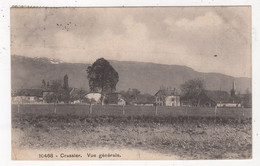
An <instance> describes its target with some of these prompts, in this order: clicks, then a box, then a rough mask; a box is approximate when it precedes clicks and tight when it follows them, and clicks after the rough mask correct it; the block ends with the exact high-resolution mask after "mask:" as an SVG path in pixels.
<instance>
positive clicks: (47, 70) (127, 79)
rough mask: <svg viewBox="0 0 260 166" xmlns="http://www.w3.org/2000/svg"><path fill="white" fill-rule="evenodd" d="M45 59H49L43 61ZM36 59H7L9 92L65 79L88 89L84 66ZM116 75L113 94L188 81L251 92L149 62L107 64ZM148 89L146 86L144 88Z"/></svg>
mask: <svg viewBox="0 0 260 166" xmlns="http://www.w3.org/2000/svg"><path fill="white" fill-rule="evenodd" d="M47 59H49V58H47ZM47 59H46V58H42V57H38V58H30V57H25V56H20V55H11V86H12V89H19V88H37V87H40V86H41V82H42V80H43V79H45V81H49V80H55V79H63V76H64V75H65V74H68V76H69V82H70V86H71V87H75V88H83V89H88V80H87V76H86V69H87V66H89V65H90V64H88V63H68V62H63V61H60V60H56V59H52V58H51V59H49V61H48V60H47ZM108 61H109V62H110V64H111V65H112V66H113V67H114V68H115V70H116V71H117V72H118V73H119V82H118V84H117V90H118V91H120V90H127V89H128V88H137V89H139V90H140V91H141V92H143V93H150V94H154V93H156V91H158V90H159V88H160V86H169V87H172V88H174V87H176V88H177V89H178V88H179V87H180V85H181V84H182V83H184V82H185V81H187V80H189V79H193V78H201V79H203V80H204V81H205V85H206V89H208V90H225V91H230V89H231V86H232V82H233V80H235V82H236V85H237V90H238V91H240V92H242V93H243V92H244V91H245V90H246V89H249V90H250V91H251V78H247V77H233V76H228V75H225V74H221V73H203V72H198V71H196V70H194V69H192V68H190V67H187V66H182V65H165V64H156V63H153V62H135V61H117V60H108ZM147 85H149V86H147Z"/></svg>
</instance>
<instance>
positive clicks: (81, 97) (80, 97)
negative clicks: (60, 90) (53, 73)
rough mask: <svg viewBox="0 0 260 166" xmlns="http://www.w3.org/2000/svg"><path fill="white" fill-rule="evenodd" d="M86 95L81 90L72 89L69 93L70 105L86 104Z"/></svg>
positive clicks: (84, 91)
mask: <svg viewBox="0 0 260 166" xmlns="http://www.w3.org/2000/svg"><path fill="white" fill-rule="evenodd" d="M86 95H87V91H86V90H83V89H77V88H72V89H71V91H70V103H72V104H78V103H83V102H86V100H85V99H86V98H85V96H86Z"/></svg>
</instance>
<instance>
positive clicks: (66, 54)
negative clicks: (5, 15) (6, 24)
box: [11, 7, 251, 77]
mask: <svg viewBox="0 0 260 166" xmlns="http://www.w3.org/2000/svg"><path fill="white" fill-rule="evenodd" d="M11 54H12V55H22V56H28V57H48V58H55V59H60V60H63V61H65V62H72V63H74V62H75V63H78V62H80V63H93V62H94V61H95V60H96V59H98V58H101V57H104V58H105V59H108V60H119V61H140V62H153V63H160V64H170V65H185V66H188V67H191V68H193V69H194V70H196V71H200V72H207V73H208V72H216V73H223V74H226V75H231V76H235V77H251V8H250V7H138V8H12V9H11Z"/></svg>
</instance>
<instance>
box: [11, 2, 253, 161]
mask: <svg viewBox="0 0 260 166" xmlns="http://www.w3.org/2000/svg"><path fill="white" fill-rule="evenodd" d="M251 20H252V16H251V7H250V6H207V7H206V6H205V7H202V6H197V7H195V6H194V7H191V6H189V7H188V6H178V7H176V6H175V7H173V6H172V7H171V6H167V7H12V8H11V9H10V33H11V34H10V47H11V55H10V62H11V92H10V93H11V94H10V95H11V145H12V148H11V150H12V152H11V158H12V160H237V159H243V160H250V159H252V142H253V141H252V44H251V34H252V32H251V29H252V23H251Z"/></svg>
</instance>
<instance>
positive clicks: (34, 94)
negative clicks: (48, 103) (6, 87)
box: [12, 89, 43, 104]
mask: <svg viewBox="0 0 260 166" xmlns="http://www.w3.org/2000/svg"><path fill="white" fill-rule="evenodd" d="M42 100H43V98H42V89H20V90H17V91H15V92H13V93H12V104H21V103H42Z"/></svg>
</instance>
